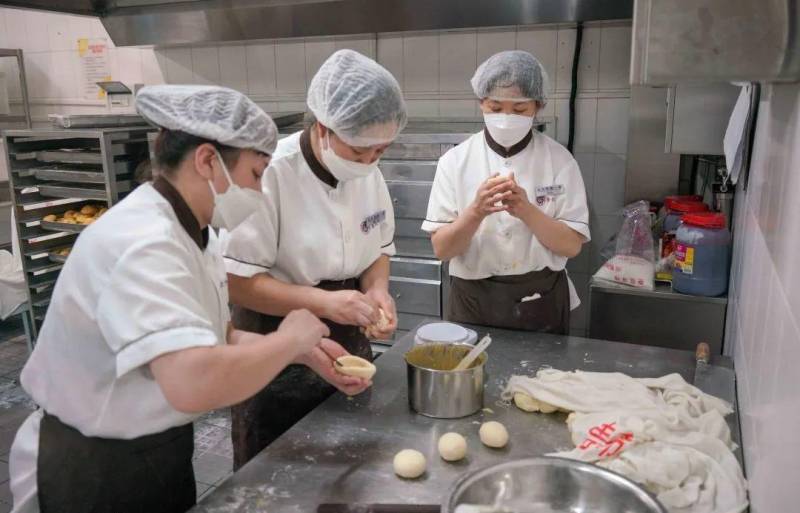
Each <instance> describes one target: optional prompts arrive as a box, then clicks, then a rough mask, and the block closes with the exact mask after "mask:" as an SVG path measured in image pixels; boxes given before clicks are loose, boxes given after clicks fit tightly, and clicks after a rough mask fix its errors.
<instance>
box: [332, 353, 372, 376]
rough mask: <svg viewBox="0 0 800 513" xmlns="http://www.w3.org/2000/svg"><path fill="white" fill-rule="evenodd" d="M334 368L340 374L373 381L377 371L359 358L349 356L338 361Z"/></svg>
mask: <svg viewBox="0 0 800 513" xmlns="http://www.w3.org/2000/svg"><path fill="white" fill-rule="evenodd" d="M334 368H335V369H336V371H337V372H338V373H339V374H344V375H346V376H355V377H357V378H364V379H372V376H374V375H375V371H376V370H377V369H376V368H375V366H374V365H373V364H372V363H370V362H368V361H367V360H365V359H363V358H359V357H358V356H353V355H347V356H340V357H339V358H337V359H336V365H334Z"/></svg>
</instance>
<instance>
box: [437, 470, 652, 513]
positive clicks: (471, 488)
mask: <svg viewBox="0 0 800 513" xmlns="http://www.w3.org/2000/svg"><path fill="white" fill-rule="evenodd" d="M481 506H483V507H481ZM487 506H488V507H489V508H490V509H489V511H497V512H506V511H514V512H516V513H523V512H539V511H542V512H545V511H546V512H562V511H563V512H567V511H608V512H615V513H616V512H622V511H624V512H626V513H667V510H666V508H664V506H662V505H661V503H659V502H658V500H657V499H656V498H655V497H653V496H652V495H651V494H650V493H648V492H647V491H646V490H645V489H644V488H642V487H641V486H639V485H638V484H636V483H634V482H633V481H631V480H630V479H628V478H626V477H623V476H621V475H619V474H617V473H616V472H612V471H610V470H606V469H604V468H600V467H597V466H595V465H592V464H590V463H584V462H581V461H576V460H569V459H565V458H554V457H539V458H525V459H520V460H514V461H508V462H505V463H500V464H498V465H493V466H491V467H487V468H484V469H481V470H478V471H475V472H472V473H469V474H466V475H464V476H463V477H461V478H460V479H459V480H458V481H456V483H455V484H454V485H453V487H452V488H451V489H450V493H449V494H448V497H447V499H445V503H444V505H443V506H442V513H471V512H484V511H487V509H486V507H487Z"/></svg>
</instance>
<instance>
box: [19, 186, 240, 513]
mask: <svg viewBox="0 0 800 513" xmlns="http://www.w3.org/2000/svg"><path fill="white" fill-rule="evenodd" d="M229 320H230V313H229V309H228V291H227V276H226V273H225V269H224V265H223V262H222V255H221V250H220V245H219V241H218V240H217V238H216V236H215V235H214V233H213V231H211V230H208V229H205V230H201V229H200V227H199V224H198V223H197V219H196V218H195V217H194V215H193V214H192V212H191V210H190V209H189V206H188V205H187V204H186V203H185V202H184V201H183V199H182V198H181V197H180V194H179V193H178V192H177V191H176V190H175V189H174V188H173V187H172V186H171V185H169V184H168V183H167V182H166V181H162V182H160V183H158V184H157V185H156V186H154V185H150V184H145V185H142V186H140V187H139V188H137V189H136V190H135V191H134V192H132V193H131V194H130V195H129V196H128V197H127V198H125V199H124V200H123V201H122V202H120V203H119V204H118V205H116V206H115V207H114V208H112V209H110V210H109V211H108V212H107V213H106V214H105V215H104V216H103V217H102V218H101V219H99V220H98V221H96V222H95V223H93V224H92V225H90V226H88V227H87V228H86V229H85V230H84V231H83V233H82V234H81V236H80V237H79V239H78V242H77V244H76V245H75V247H74V248H73V250H72V252H71V253H70V256H69V259H68V260H67V262H66V264H65V265H64V268H63V269H62V271H61V275H60V276H59V279H58V282H57V283H56V286H55V289H54V291H53V295H52V299H51V302H50V306H49V308H48V311H47V316H46V318H45V321H44V324H43V326H42V329H41V330H40V332H39V337H38V340H37V344H36V348H35V349H34V351H33V353H32V354H31V356H30V358H29V360H28V363H27V364H26V365H25V367H24V369H23V370H22V376H21V382H22V386H23V388H24V389H25V390H26V391H27V392H28V394H30V396H31V397H32V398H33V400H34V401H35V402H36V403H37V404H38V405H39V406H40V407H41V408H42V409H41V410H38V411H37V412H35V413H33V414H32V415H31V416H30V417H29V418H28V419H27V420H26V421H25V422H24V423H23V425H22V426H21V428H20V430H19V431H18V432H17V436H16V438H15V440H14V444H13V446H12V448H11V455H10V471H11V490H12V492H13V495H14V504H15V509H14V511H15V512H22V511H25V512H27V511H38V499H37V485H36V463H37V454H38V442H39V425H40V422H41V418H42V414H43V411H47V412H48V413H49V414H51V415H54V416H56V417H58V418H59V419H60V420H61V421H62V422H63V423H65V424H67V425H69V426H72V427H74V428H76V429H77V430H79V431H80V432H81V433H82V434H83V435H85V436H89V437H102V438H113V439H132V438H137V437H140V436H143V435H148V434H153V433H158V432H161V431H164V430H166V429H169V428H172V427H175V426H181V425H185V424H188V423H190V422H192V421H193V420H195V419H196V418H197V417H198V416H199V415H195V414H187V413H182V412H180V411H177V410H176V409H174V408H173V407H172V406H171V405H170V404H169V402H168V401H167V399H166V398H165V397H164V394H163V392H162V391H161V388H160V387H159V385H158V383H157V382H156V381H155V379H154V378H153V375H152V373H151V372H150V369H149V366H148V364H149V362H151V361H152V360H153V359H155V358H157V357H159V356H161V355H163V354H166V353H169V352H173V351H178V350H182V349H188V348H192V347H207V346H214V345H217V344H224V343H225V340H226V331H227V326H228V323H229Z"/></svg>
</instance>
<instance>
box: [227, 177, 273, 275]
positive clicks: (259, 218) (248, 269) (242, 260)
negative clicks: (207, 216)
mask: <svg viewBox="0 0 800 513" xmlns="http://www.w3.org/2000/svg"><path fill="white" fill-rule="evenodd" d="M277 175H278V172H277V170H276V168H275V167H274V166H273V165H270V166H269V167H268V168H267V170H266V171H265V172H264V176H263V177H262V179H261V188H262V191H263V193H264V196H263V200H264V202H263V204H262V205H261V207H262V208H260V209H259V210H258V212H256V213H255V214H253V215H251V216H250V217H248V218H247V220H246V221H244V222H243V223H242V224H240V225H239V226H237V227H236V229H234V230H233V231H231V232H230V233H228V234H227V235H226V236H225V237H224V238H223V244H222V246H223V249H222V254H223V255H224V257H225V270H226V271H228V273H230V274H235V275H236V276H242V277H244V278H250V277H252V276H255V275H256V274H259V273H266V272H269V270H270V269H271V268H272V266H273V265H274V264H275V259H276V257H277V254H278V237H279V226H280V224H279V223H280V218H279V216H278V213H279V211H280V194H279V191H278V176H277Z"/></svg>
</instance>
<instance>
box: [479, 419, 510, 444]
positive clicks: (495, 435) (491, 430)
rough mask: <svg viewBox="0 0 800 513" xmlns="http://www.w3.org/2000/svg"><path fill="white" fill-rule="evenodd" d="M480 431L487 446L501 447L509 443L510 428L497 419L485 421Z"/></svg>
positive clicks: (482, 440)
mask: <svg viewBox="0 0 800 513" xmlns="http://www.w3.org/2000/svg"><path fill="white" fill-rule="evenodd" d="M479 433H480V436H481V442H483V445H485V446H487V447H493V448H495V449H500V448H501V447H505V446H506V444H507V443H508V430H507V429H506V427H505V426H504V425H502V424H500V423H499V422H497V421H494V420H492V421H489V422H484V423H483V424H481V429H480V431H479Z"/></svg>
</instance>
